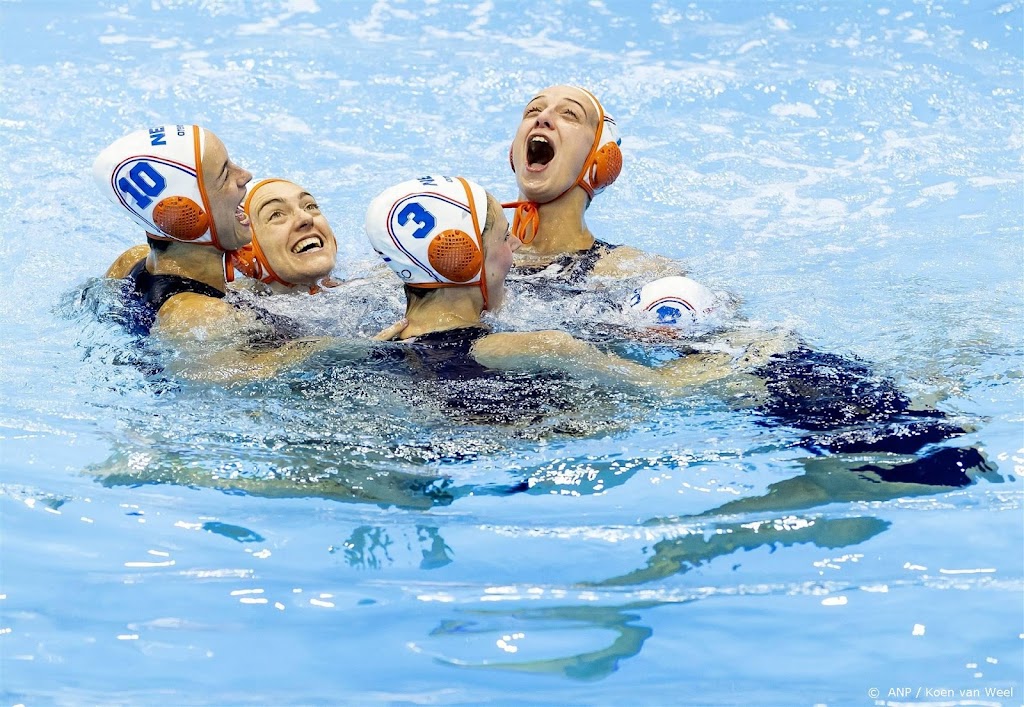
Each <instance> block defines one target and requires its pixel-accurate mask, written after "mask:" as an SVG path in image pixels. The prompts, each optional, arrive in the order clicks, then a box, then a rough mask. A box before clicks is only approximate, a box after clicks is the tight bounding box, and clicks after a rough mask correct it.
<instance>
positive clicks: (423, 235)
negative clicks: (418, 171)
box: [366, 177, 487, 309]
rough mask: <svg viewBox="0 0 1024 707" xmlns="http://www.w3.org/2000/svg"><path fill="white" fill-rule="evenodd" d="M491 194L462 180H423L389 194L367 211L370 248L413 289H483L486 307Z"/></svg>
mask: <svg viewBox="0 0 1024 707" xmlns="http://www.w3.org/2000/svg"><path fill="white" fill-rule="evenodd" d="M486 221H487V192H486V191H485V190H484V188H483V187H481V186H480V185H479V184H475V183H473V182H471V181H469V180H467V179H464V178H462V177H420V178H419V179H411V180H409V181H407V182H402V183H401V184H396V185H395V186H393V187H390V188H388V189H385V190H384V191H383V192H381V194H380V195H378V196H377V198H375V199H374V200H373V201H372V202H371V203H370V207H369V208H368V209H367V211H366V235H367V237H368V238H369V239H370V245H371V246H372V247H373V249H374V250H375V251H377V254H378V255H380V256H381V258H383V259H384V262H385V263H387V264H388V267H390V268H391V269H392V270H394V271H395V274H397V275H398V277H400V278H401V279H402V282H404V283H405V284H407V285H412V286H414V287H428V288H430V287H464V286H466V285H476V284H479V286H480V289H481V291H482V292H483V295H484V308H485V309H486V308H487V283H486V278H485V274H484V252H483V229H484V224H485V223H486Z"/></svg>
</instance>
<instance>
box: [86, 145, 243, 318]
mask: <svg viewBox="0 0 1024 707" xmlns="http://www.w3.org/2000/svg"><path fill="white" fill-rule="evenodd" d="M93 176H94V177H95V178H96V181H97V184H98V185H99V188H100V191H102V192H103V193H104V194H105V195H106V196H107V198H108V199H110V200H111V201H112V202H113V203H114V204H116V205H117V206H119V207H121V208H122V209H123V210H124V211H126V212H127V213H128V215H129V216H130V217H131V218H132V220H134V221H135V222H136V223H138V224H139V225H140V226H142V228H143V229H145V232H146V239H147V242H148V243H149V247H150V253H149V256H148V258H147V259H146V260H143V261H140V262H138V263H136V265H135V266H133V267H132V269H131V271H130V272H129V273H128V277H129V278H130V279H131V281H132V282H133V283H134V287H135V292H136V293H137V294H138V296H139V298H140V299H141V301H142V302H143V303H144V304H145V310H144V311H143V314H142V319H143V322H142V323H143V326H144V328H145V329H147V330H148V328H149V326H150V325H156V326H159V327H160V328H161V329H162V330H163V331H164V332H165V333H167V334H168V335H175V334H179V335H180V334H182V333H185V332H191V331H193V330H195V329H199V328H202V329H207V328H209V327H211V326H213V327H216V326H220V325H221V324H222V323H225V322H232V321H234V320H235V319H236V317H237V316H238V312H237V310H235V308H234V307H232V306H230V305H229V304H227V303H225V302H224V301H223V297H224V292H225V284H226V283H225V277H224V263H225V254H226V253H230V252H233V251H236V250H238V249H239V248H241V247H242V246H244V245H246V244H248V243H249V241H250V238H251V235H250V231H249V221H248V218H247V217H246V216H245V214H244V212H243V211H242V200H243V198H244V197H245V185H246V184H247V183H248V182H249V180H250V179H251V178H252V175H251V174H249V172H247V171H246V170H244V169H242V168H241V167H239V166H238V165H236V164H235V163H234V162H232V161H231V159H230V158H229V156H228V152H227V149H226V148H225V147H224V143H222V142H221V141H220V139H219V138H218V137H217V136H216V135H214V134H213V133H211V132H210V131H208V130H205V129H203V128H201V127H199V126H198V125H166V126H161V127H155V128H150V129H148V130H138V131H136V132H133V133H130V134H128V135H126V136H124V137H122V138H120V139H119V140H116V141H115V142H114V143H113V144H111V145H110V146H109V147H107V148H106V149H105V150H103V152H101V153H100V155H99V157H97V158H96V161H95V163H94V164H93ZM146 320H148V321H146Z"/></svg>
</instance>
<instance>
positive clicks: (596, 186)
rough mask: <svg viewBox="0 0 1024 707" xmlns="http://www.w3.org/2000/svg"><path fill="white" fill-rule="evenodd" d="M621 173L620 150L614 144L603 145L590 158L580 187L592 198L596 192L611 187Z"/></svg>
mask: <svg viewBox="0 0 1024 707" xmlns="http://www.w3.org/2000/svg"><path fill="white" fill-rule="evenodd" d="M621 171H622V150H621V149H619V146H618V145H617V144H615V143H614V142H609V143H605V144H604V145H602V146H601V149H599V150H598V151H597V152H596V153H595V154H594V156H593V157H592V158H591V160H590V168H589V169H588V170H585V173H586V179H585V180H584V179H582V178H581V179H580V186H581V187H583V189H584V190H586V192H587V193H588V194H589V195H590V198H594V194H595V193H596V192H599V191H601V190H602V189H604V188H605V187H608V186H611V184H612V182H614V181H615V180H616V179H618V177H619V173H620V172H621ZM587 182H589V183H590V185H589V188H588V184H587Z"/></svg>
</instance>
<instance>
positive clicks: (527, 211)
mask: <svg viewBox="0 0 1024 707" xmlns="http://www.w3.org/2000/svg"><path fill="white" fill-rule="evenodd" d="M571 188H572V187H570V189H571ZM556 198H557V197H556ZM539 206H540V204H538V203H537V202H535V201H509V202H506V203H504V204H502V205H501V208H503V209H515V214H514V215H513V216H512V235H513V236H515V237H516V238H518V239H519V241H520V242H521V243H523V244H524V245H529V244H530V243H533V239H534V238H536V237H537V232H538V231H539V230H540V211H539V210H538V207H539Z"/></svg>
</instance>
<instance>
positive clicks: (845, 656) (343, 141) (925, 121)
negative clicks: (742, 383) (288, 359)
mask: <svg viewBox="0 0 1024 707" xmlns="http://www.w3.org/2000/svg"><path fill="white" fill-rule="evenodd" d="M1022 25H1024V8H1022V4H1021V3H1020V2H992V3H988V2H956V3H948V4H946V5H941V4H938V3H935V2H896V3H856V4H854V3H850V4H837V5H825V4H805V3H791V2H778V3H770V4H769V3H732V2H702V1H699V0H698V1H697V2H688V3H672V2H650V3H613V2H582V1H576V0H566V1H565V2H558V3H541V2H529V1H527V2H515V3H512V2H501V1H498V0H495V1H494V2H479V3H465V4H451V3H435V2H428V1H422V2H420V1H409V2H399V1H398V0H381V1H380V2H352V3H327V2H323V3H318V2H315V1H313V0H292V1H291V2H285V3H280V2H242V1H241V0H237V1H234V0H223V1H214V0H206V1H203V2H194V3H186V2H177V1H173V2H172V1H171V0H156V1H155V2H148V3H141V2H119V3H113V2H111V3H106V2H97V3H74V4H72V3H65V2H41V3H38V2H5V3H2V4H0V30H2V33H3V37H4V41H3V42H2V45H0V65H2V74H0V75H2V76H3V77H4V80H3V81H2V82H0V147H2V154H3V156H4V163H5V169H4V170H3V171H2V172H0V195H2V197H3V198H0V209H2V216H3V218H2V219H0V229H2V230H0V248H2V255H3V257H2V258H0V263H2V265H0V272H2V276H0V288H2V290H0V292H2V296H0V347H2V351H3V354H2V359H0V361H2V367H0V380H2V387H0V393H2V394H0V445H2V446H0V563H2V564H0V677H2V679H0V695H2V697H3V699H4V700H5V701H6V702H8V703H10V704H19V703H24V704H65V703H68V704H80V703H91V702H102V703H131V704H155V703H170V704H218V705H219V704H257V703H275V704H276V703H280V704H311V703H326V704H347V703H359V704H365V703H375V702H381V703H424V702H431V703H441V704H458V703H472V704H479V703H495V704H524V703H527V704H611V703H622V702H629V703H637V704H780V705H781V704H793V703H807V704H830V705H836V704H874V700H876V699H877V700H879V701H880V702H881V703H885V702H886V701H887V700H888V701H889V702H892V701H898V700H899V699H903V700H904V701H906V700H909V699H910V698H912V697H914V695H915V692H917V691H918V688H922V690H932V693H931V694H926V693H925V692H923V691H922V692H921V693H920V696H919V697H918V698H917V699H918V700H923V699H925V698H929V697H930V698H932V699H951V698H952V699H961V700H967V699H984V700H986V701H987V703H992V704H1017V703H1019V701H1020V694H1021V690H1022V689H1024V685H1022V682H1024V680H1022V668H1024V606H1022V604H1021V600H1020V597H1021V590H1022V589H1024V523H1022V520H1021V517H1022V516H1021V511H1022V491H1024V488H1022V482H1021V480H1020V466H1021V464H1022V463H1024V461H1022V460H1024V438H1022V434H1021V430H1022V427H1021V423H1022V417H1024V409H1022V407H1024V406H1022V387H1021V381H1022V379H1024V375H1022V366H1021V363H1022V346H1021V345H1022V338H1024V337H1022V333H1024V331H1022V330H1024V327H1022V317H1021V308H1022V302H1021V291H1022V290H1021V286H1022V284H1024V283H1022V268H1021V263H1022V255H1024V254H1022V239H1021V232H1022V204H1021V198H1020V196H1021V188H1022V177H1021V150H1022V147H1024V128H1022V125H1024V123H1022V114H1024V110H1022V107H1021V91H1022V68H1024V61H1022V58H1021V54H1020V46H1021V43H1022ZM564 82H566V83H574V84H579V85H582V86H585V87H587V88H590V89H591V90H593V91H594V92H595V93H596V94H597V95H598V96H599V97H600V98H601V100H602V102H603V103H604V105H605V107H606V108H607V109H608V111H609V112H610V113H612V114H613V115H614V116H615V118H616V120H617V122H618V124H619V126H620V128H621V131H622V134H623V141H622V150H623V154H624V167H623V173H622V175H621V176H620V177H619V179H618V181H617V182H616V183H615V184H614V185H613V186H611V187H610V188H609V189H607V190H606V191H605V192H604V193H603V194H601V195H599V196H598V197H597V198H596V199H595V201H594V203H593V204H592V206H591V207H590V209H589V210H588V212H587V222H588V224H589V225H590V227H591V229H592V230H593V231H594V232H595V234H596V235H597V236H598V237H599V238H602V239H604V240H607V241H610V242H613V243H627V244H629V245H633V246H636V247H638V248H641V249H643V250H646V251H649V252H654V253H659V254H662V255H665V256H667V257H671V258H673V259H676V260H678V261H680V262H682V263H684V264H685V267H686V269H687V271H688V274H689V275H690V276H691V277H693V278H694V279H696V280H699V281H700V282H702V283H704V284H705V285H707V286H709V287H711V288H712V289H714V290H715V291H719V292H722V293H727V296H728V298H729V299H730V301H733V302H734V303H735V305H734V308H735V311H734V312H733V313H731V314H730V316H733V317H734V320H733V321H731V322H727V323H728V324H736V325H740V324H742V326H749V327H756V328H758V329H761V330H765V331H769V330H770V331H776V330H784V331H787V332H792V333H793V334H794V336H797V337H799V339H800V340H801V341H803V342H806V343H807V345H809V346H810V347H812V348H813V349H814V350H816V351H819V352H824V353H827V354H830V355H837V356H843V357H848V358H851V359H854V358H855V359H857V360H860V361H863V362H866V363H867V364H868V365H870V368H871V370H872V371H873V372H874V373H876V374H878V375H879V376H885V377H888V378H891V379H893V380H894V381H895V383H896V384H897V385H898V386H899V388H900V389H901V390H902V391H904V392H905V393H906V394H907V395H908V396H910V397H911V398H912V399H913V400H914V401H915V402H917V403H920V404H921V405H926V406H930V407H933V408H938V409H939V410H941V411H943V412H944V413H945V414H946V415H948V416H949V419H951V420H954V421H956V422H957V423H959V424H961V425H963V426H964V427H965V428H967V429H969V432H968V433H967V434H965V435H962V436H960V437H957V438H955V439H951V440H947V441H944V442H939V443H937V444H936V445H935V446H934V449H933V450H932V451H935V452H942V453H943V454H945V455H949V454H954V453H956V452H957V451H958V450H968V449H969V450H973V451H974V452H976V453H977V454H978V455H979V457H980V458H981V461H978V463H977V464H973V462H974V461H977V460H976V459H973V458H972V461H971V463H969V464H967V465H965V466H963V469H964V473H963V476H964V477H965V480H964V481H962V482H961V481H960V480H959V479H957V480H956V483H955V484H938V485H936V484H929V483H912V482H907V480H906V479H901V480H895V481H893V480H886V479H885V478H884V476H885V470H886V469H887V468H888V466H890V465H893V464H899V463H900V462H903V461H907V458H906V457H903V456H899V455H897V456H896V457H890V456H887V455H886V454H884V453H870V454H869V453H863V454H854V455H846V456H843V455H837V454H834V453H831V452H828V451H824V452H823V451H822V450H821V449H816V448H814V446H813V445H808V444H806V436H807V431H806V430H802V429H799V428H795V427H792V426H788V425H782V424H766V422H768V421H767V420H766V418H765V416H763V415H759V414H758V413H757V411H756V410H754V409H751V408H750V407H749V406H745V405H744V404H742V401H740V402H737V401H736V400H735V399H734V398H732V397H731V394H732V392H733V391H732V390H731V389H730V388H728V387H724V386H706V387H700V388H695V389H693V390H691V391H687V392H685V393H683V394H675V395H666V394H661V393H657V392H652V391H642V390H636V389H631V388H625V387H621V386H615V385H602V384H598V383H595V382H594V381H587V380H573V379H558V380H551V379H548V378H545V377H544V376H527V375H519V376H517V375H509V376H501V377H496V378H494V379H485V380H475V381H468V382H466V381H444V380H435V381H431V380H427V381H424V380H422V379H414V378H413V377H410V376H409V375H407V372H406V371H404V370H402V369H401V368H400V367H388V366H384V365H371V364H370V363H366V362H363V363H353V360H352V358H351V356H349V355H347V354H341V353H339V354H337V355H332V354H331V353H325V354H323V355H319V356H317V357H315V358H314V359H312V360H311V361H310V362H309V363H308V365H304V366H301V367H296V368H294V369H291V370H289V371H287V372H285V373H282V374H281V375H279V376H277V377H275V378H273V379H269V380H265V381H260V382H254V383H248V384H232V385H212V384H203V383H198V382H192V381H188V380H184V379H180V378H177V377H175V376H173V375H169V374H164V373H161V372H159V370H154V368H153V367H152V366H151V365H150V364H151V363H152V361H153V360H154V357H159V356H161V355H165V354H164V353H163V352H159V351H154V350H151V348H152V347H150V346H148V345H145V344H143V345H140V344H139V342H137V341H135V340H133V339H132V338H131V337H130V336H128V335H126V334H125V333H124V332H122V331H121V330H119V329H118V328H117V327H116V326H112V325H111V324H109V323H108V322H107V321H105V319H104V317H103V316H102V315H103V312H100V311H97V307H102V304H103V302H104V301H105V300H104V299H103V298H102V297H101V298H93V297H89V296H86V295H87V294H88V292H89V291H90V288H93V289H92V290H91V291H92V292H93V293H94V294H95V292H96V289H102V288H104V287H108V286H109V284H108V283H103V282H97V281H96V279H95V278H96V277H97V276H98V275H100V274H102V272H103V271H104V270H105V268H106V267H107V265H109V264H110V262H111V261H112V260H113V259H114V258H115V257H116V256H117V254H119V253H120V252H121V251H123V250H124V249H125V248H127V247H129V246H131V245H134V244H136V243H139V242H141V239H142V234H141V233H140V232H139V229H138V228H137V227H136V226H135V225H134V224H132V223H131V222H129V221H128V219H126V218H125V217H124V216H123V215H122V214H120V213H118V212H117V211H115V210H114V209H113V208H112V207H111V206H110V204H108V203H107V202H106V200H105V199H103V198H102V196H101V195H100V194H98V192H97V190H96V188H95V185H94V183H93V181H92V177H91V175H90V172H89V168H90V165H91V164H92V160H93V159H94V157H95V156H96V154H97V153H98V152H99V151H100V150H101V149H102V148H103V147H104V146H105V145H107V144H108V143H109V142H111V141H112V140H113V139H115V138H117V137H119V136H121V135H122V134H124V133H126V132H128V131H131V130H135V129H138V128H142V127H148V126H151V125H161V124H165V123H168V124H170V123H174V122H195V123H198V124H201V125H204V126H206V127H208V128H210V129H211V130H213V131H215V132H216V133H217V135H218V136H220V137H221V138H222V139H223V141H224V142H225V144H226V145H227V146H228V149H229V151H230V154H231V156H232V158H233V159H234V160H235V161H236V162H238V163H239V164H241V165H242V166H244V167H246V168H247V169H249V170H250V171H252V172H253V174H254V175H255V176H256V178H257V179H258V178H261V177H266V176H285V177H288V178H290V179H293V180H294V181H296V182H298V183H301V184H304V185H306V186H308V187H310V188H311V189H312V190H313V191H314V193H315V194H316V195H317V197H318V199H319V201H320V204H321V206H322V207H323V210H324V212H325V213H326V214H327V216H328V217H329V218H330V220H331V223H332V225H333V228H334V231H335V233H336V235H337V237H338V245H339V259H338V261H339V267H338V270H337V275H338V276H339V277H341V278H350V279H358V281H357V282H354V283H353V284H352V285H351V286H348V287H344V288H338V290H337V291H327V292H324V293H322V294H321V295H317V296H315V297H306V296H301V297H298V298H295V299H287V298H285V299H283V300H282V299H281V298H275V299H274V302H273V303H272V304H270V303H268V306H272V307H274V308H275V311H278V312H280V313H281V314H284V315H287V316H292V317H296V318H301V319H302V320H303V321H304V322H305V323H306V324H308V326H309V327H310V328H311V329H312V330H314V331H316V332H318V333H323V334H326V335H334V336H338V337H342V338H348V339H358V338H360V337H366V336H369V335H371V334H373V333H375V332H376V331H378V330H379V329H380V328H381V327H383V326H386V325H388V324H390V323H391V322H393V321H394V320H395V319H396V318H397V317H398V316H400V315H401V302H402V298H401V290H400V287H399V285H398V283H397V280H395V279H394V278H391V277H390V276H389V275H388V274H385V276H383V277H381V276H379V273H378V275H376V276H375V275H374V272H375V271H374V257H375V256H374V254H373V252H372V251H371V250H370V249H369V247H368V245H367V243H366V239H365V236H364V234H363V215H364V212H365V208H366V205H367V204H368V203H369V201H370V199H371V198H372V197H373V196H374V195H375V194H377V193H378V192H379V191H380V190H381V189H382V188H383V187H385V186H387V185H389V184H391V183H394V182H396V181H399V180H401V179H406V178H410V177H415V176H418V175H421V174H428V173H450V174H464V175H466V176H468V177H471V178H473V179H475V180H477V181H479V182H480V183H481V184H483V185H484V186H485V187H487V188H488V189H489V190H490V191H492V192H493V193H495V194H496V195H497V196H499V197H500V198H502V199H513V198H515V196H516V194H515V181H514V176H513V175H512V173H511V172H510V171H509V166H508V146H509V143H510V141H511V138H512V135H513V132H514V130H515V126H516V125H517V123H518V121H519V118H520V113H521V110H522V107H523V106H524V105H525V104H526V102H527V101H528V100H529V99H530V98H532V96H533V95H534V94H535V92H536V91H538V90H540V89H541V88H543V87H545V86H548V85H551V84H556V83H564ZM645 281H646V278H645V277H644V274H643V273H637V277H636V278H635V280H630V281H623V282H598V283H597V285H599V286H600V287H602V288H604V289H603V293H602V295H601V296H600V297H598V296H592V293H591V294H588V293H583V294H579V293H568V294H567V295H566V296H565V297H560V298H548V299H543V298H539V297H537V296H535V295H534V294H532V293H531V292H529V291H528V290H527V289H525V288H518V289H517V287H516V286H515V285H514V284H513V285H512V287H511V291H510V297H509V301H508V303H507V306H506V307H505V308H504V309H503V310H502V311H501V312H500V313H499V314H497V315H496V316H494V317H493V318H492V319H491V321H492V323H493V324H494V326H496V327H497V328H505V329H511V330H531V329H543V328H548V327H554V328H560V327H567V328H579V329H581V330H582V329H585V328H586V325H588V324H589V323H591V322H594V321H597V322H608V323H610V324H615V323H617V322H618V320H617V318H616V317H617V314H616V313H615V312H609V311H608V310H607V308H606V306H605V302H606V300H607V299H611V300H615V301H625V300H626V299H628V297H629V295H630V293H631V291H632V289H633V288H634V287H637V286H639V285H641V284H643V283H644V282H645ZM605 295H607V297H606V296H605ZM97 303H99V304H97ZM695 340H696V341H698V343H703V342H707V341H708V339H706V338H705V339H702V338H700V337H697V338H696V339H695ZM635 348H639V349H643V347H635ZM622 350H623V351H625V352H627V353H631V354H633V355H636V356H637V357H638V358H644V357H647V359H651V358H656V357H657V356H659V355H661V352H659V351H658V350H651V349H643V350H630V347H623V348H622ZM467 399H472V400H473V401H481V402H482V409H484V410H485V412H486V414H479V412H480V409H481V408H474V409H471V410H468V411H467V409H459V407H458V405H455V404H453V403H457V402H459V401H464V400H467ZM510 401H511V402H510ZM945 450H949V451H948V452H947V451H945ZM953 464H954V466H955V464H956V461H954V462H953ZM972 464H973V465H972ZM867 467H873V469H868V468H867ZM879 470H881V471H879ZM904 688H912V690H911V692H910V693H909V695H908V694H906V693H902V692H898V691H897V690H900V689H904ZM946 689H948V690H950V691H951V694H945V693H942V694H939V693H936V692H935V691H936V690H939V691H943V690H946ZM873 691H874V692H873ZM894 691H896V692H894ZM974 691H978V693H977V694H975V692H974Z"/></svg>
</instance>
